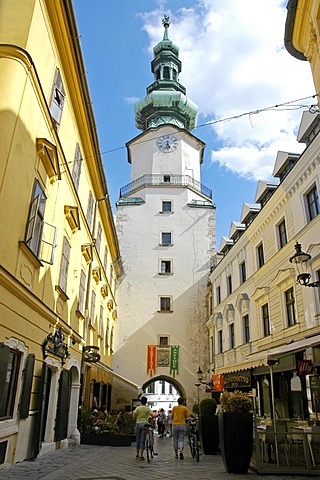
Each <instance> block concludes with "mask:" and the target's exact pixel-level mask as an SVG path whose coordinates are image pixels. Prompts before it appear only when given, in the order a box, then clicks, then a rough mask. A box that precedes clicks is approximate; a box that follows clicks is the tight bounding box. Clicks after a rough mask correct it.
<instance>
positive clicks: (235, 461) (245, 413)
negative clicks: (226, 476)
mask: <svg viewBox="0 0 320 480" xmlns="http://www.w3.org/2000/svg"><path fill="white" fill-rule="evenodd" d="M220 400H221V409H222V412H221V413H219V432H220V448H221V455H222V458H223V463H224V466H225V469H226V471H227V472H228V473H247V472H248V469H249V466H250V460H251V456H252V443H253V414H252V412H251V411H250V410H252V400H251V397H250V396H249V395H247V394H246V393H243V392H240V391H237V390H236V391H234V392H224V393H223V394H222V395H221V398H220Z"/></svg>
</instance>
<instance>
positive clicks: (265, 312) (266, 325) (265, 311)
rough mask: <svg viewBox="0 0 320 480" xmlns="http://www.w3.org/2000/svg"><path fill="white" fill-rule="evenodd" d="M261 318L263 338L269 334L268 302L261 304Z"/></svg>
mask: <svg viewBox="0 0 320 480" xmlns="http://www.w3.org/2000/svg"><path fill="white" fill-rule="evenodd" d="M261 320H262V328H263V338H265V337H269V336H270V335H271V326H270V315H269V304H268V302H266V303H264V304H263V305H261Z"/></svg>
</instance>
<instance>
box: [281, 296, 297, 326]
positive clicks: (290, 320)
mask: <svg viewBox="0 0 320 480" xmlns="http://www.w3.org/2000/svg"><path fill="white" fill-rule="evenodd" d="M283 293H284V305H285V310H286V319H287V328H289V327H293V326H294V325H296V324H297V317H296V310H295V296H294V289H293V287H290V288H288V289H287V290H285V291H284V292H283ZM291 294H292V296H291V298H289V295H291Z"/></svg>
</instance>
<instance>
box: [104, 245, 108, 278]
mask: <svg viewBox="0 0 320 480" xmlns="http://www.w3.org/2000/svg"><path fill="white" fill-rule="evenodd" d="M107 265H108V247H105V249H104V258H103V268H104V271H105V272H107Z"/></svg>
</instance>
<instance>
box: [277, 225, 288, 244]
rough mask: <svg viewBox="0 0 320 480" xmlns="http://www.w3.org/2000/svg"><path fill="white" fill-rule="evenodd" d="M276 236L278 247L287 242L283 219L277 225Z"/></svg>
mask: <svg viewBox="0 0 320 480" xmlns="http://www.w3.org/2000/svg"><path fill="white" fill-rule="evenodd" d="M278 237H279V247H280V248H283V247H284V246H285V245H287V243H288V239H287V230H286V222H285V220H282V222H281V223H279V225H278Z"/></svg>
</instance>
